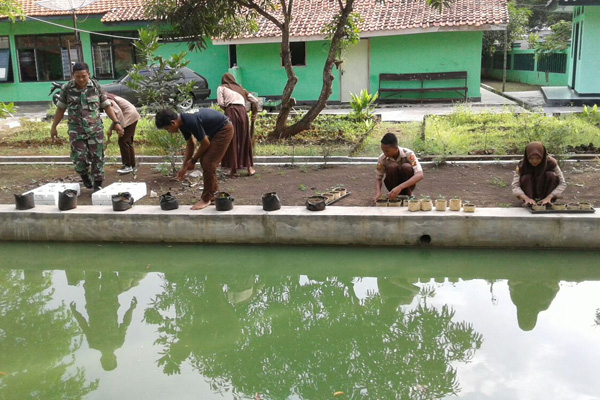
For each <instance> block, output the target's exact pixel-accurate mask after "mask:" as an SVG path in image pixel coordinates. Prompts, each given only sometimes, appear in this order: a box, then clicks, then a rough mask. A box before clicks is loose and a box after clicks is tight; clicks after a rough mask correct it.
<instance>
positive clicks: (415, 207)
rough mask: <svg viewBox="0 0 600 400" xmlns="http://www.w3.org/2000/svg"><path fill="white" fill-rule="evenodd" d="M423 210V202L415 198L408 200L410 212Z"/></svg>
mask: <svg viewBox="0 0 600 400" xmlns="http://www.w3.org/2000/svg"><path fill="white" fill-rule="evenodd" d="M419 210H421V202H420V201H419V200H417V199H415V198H414V197H412V196H411V197H410V198H409V199H408V211H419Z"/></svg>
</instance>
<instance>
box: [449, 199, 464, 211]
mask: <svg viewBox="0 0 600 400" xmlns="http://www.w3.org/2000/svg"><path fill="white" fill-rule="evenodd" d="M461 207H462V200H461V199H459V198H458V197H456V196H454V197H452V198H451V199H450V202H449V208H450V211H460V208H461Z"/></svg>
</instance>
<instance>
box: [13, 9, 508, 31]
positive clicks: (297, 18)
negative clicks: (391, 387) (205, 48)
mask: <svg viewBox="0 0 600 400" xmlns="http://www.w3.org/2000/svg"><path fill="white" fill-rule="evenodd" d="M17 1H18V2H19V3H20V4H21V5H22V7H23V9H24V10H25V14H26V15H30V16H38V17H40V16H55V15H70V12H69V11H52V10H49V9H47V8H43V7H40V6H37V5H36V4H35V1H34V0H17ZM63 1H65V0H63ZM71 1H72V2H73V3H75V4H77V2H78V1H81V0H71ZM506 2H507V0H455V1H454V2H453V3H452V4H451V5H450V7H447V8H444V9H442V11H441V12H439V11H437V10H434V9H432V8H431V7H429V6H427V3H426V0H385V1H378V0H356V2H355V7H354V11H355V12H357V13H358V14H360V15H361V16H362V19H363V21H362V24H361V25H360V30H361V32H363V33H366V32H382V31H401V30H406V29H427V28H440V29H442V28H446V29H464V28H472V29H478V28H480V27H482V26H491V25H505V24H507V23H508V8H507V6H506ZM143 3H144V0H97V1H96V2H94V3H92V4H91V5H89V6H86V7H83V8H81V9H79V10H78V11H77V14H103V17H102V22H124V21H142V20H145V19H146V18H145V17H144V7H143ZM337 4H338V0H296V1H295V2H294V11H293V13H292V15H293V21H292V23H291V26H290V36H291V37H299V36H322V32H321V31H322V29H323V26H324V25H325V24H326V23H327V22H328V21H330V20H331V18H332V17H333V15H335V14H336V11H337V10H338V6H337ZM278 36H280V32H279V29H277V27H275V25H273V23H271V22H270V21H268V20H266V19H264V18H262V17H260V18H259V20H258V31H257V32H256V33H254V34H248V35H244V36H242V37H240V39H253V38H256V39H258V38H270V37H278Z"/></svg>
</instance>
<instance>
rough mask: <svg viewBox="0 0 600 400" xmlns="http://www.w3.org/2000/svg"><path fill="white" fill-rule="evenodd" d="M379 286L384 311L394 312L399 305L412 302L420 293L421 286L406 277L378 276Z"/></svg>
mask: <svg viewBox="0 0 600 400" xmlns="http://www.w3.org/2000/svg"><path fill="white" fill-rule="evenodd" d="M377 288H378V290H379V295H380V296H381V300H382V301H383V305H382V309H381V312H382V313H385V312H388V313H392V314H393V313H394V312H395V311H396V310H397V308H398V307H399V306H405V305H409V304H410V303H412V302H413V300H414V298H415V296H416V295H417V294H418V293H419V287H418V286H415V285H414V284H412V282H410V281H409V280H408V279H406V278H377Z"/></svg>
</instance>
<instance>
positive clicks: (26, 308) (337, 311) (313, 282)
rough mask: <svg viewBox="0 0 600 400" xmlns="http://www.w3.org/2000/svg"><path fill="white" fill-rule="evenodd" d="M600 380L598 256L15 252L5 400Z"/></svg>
mask: <svg viewBox="0 0 600 400" xmlns="http://www.w3.org/2000/svg"><path fill="white" fill-rule="evenodd" d="M599 367H600V253H598V252H565V251H546V250H544V251H541V250H538V251H509V250H504V251H496V250H420V249H373V248H368V249H360V248H319V247H256V246H206V245H165V244H156V245H123V244H110V245H106V244H104V245H93V244H87V245H86V244H56V243H52V244H31V243H0V399H2V400H12V399H19V400H20V399H43V400H49V399H111V400H112V399H161V400H162V399H177V400H181V399H257V398H260V399H329V398H336V399H447V398H453V397H458V398H463V399H498V400H500V399H502V400H512V399H515V400H516V399H519V400H520V399H546V400H548V399H598V398H599V396H600V382H599V380H598V379H597V376H598V370H599V369H600V368H599ZM339 392H342V393H339ZM334 394H335V396H334Z"/></svg>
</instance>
